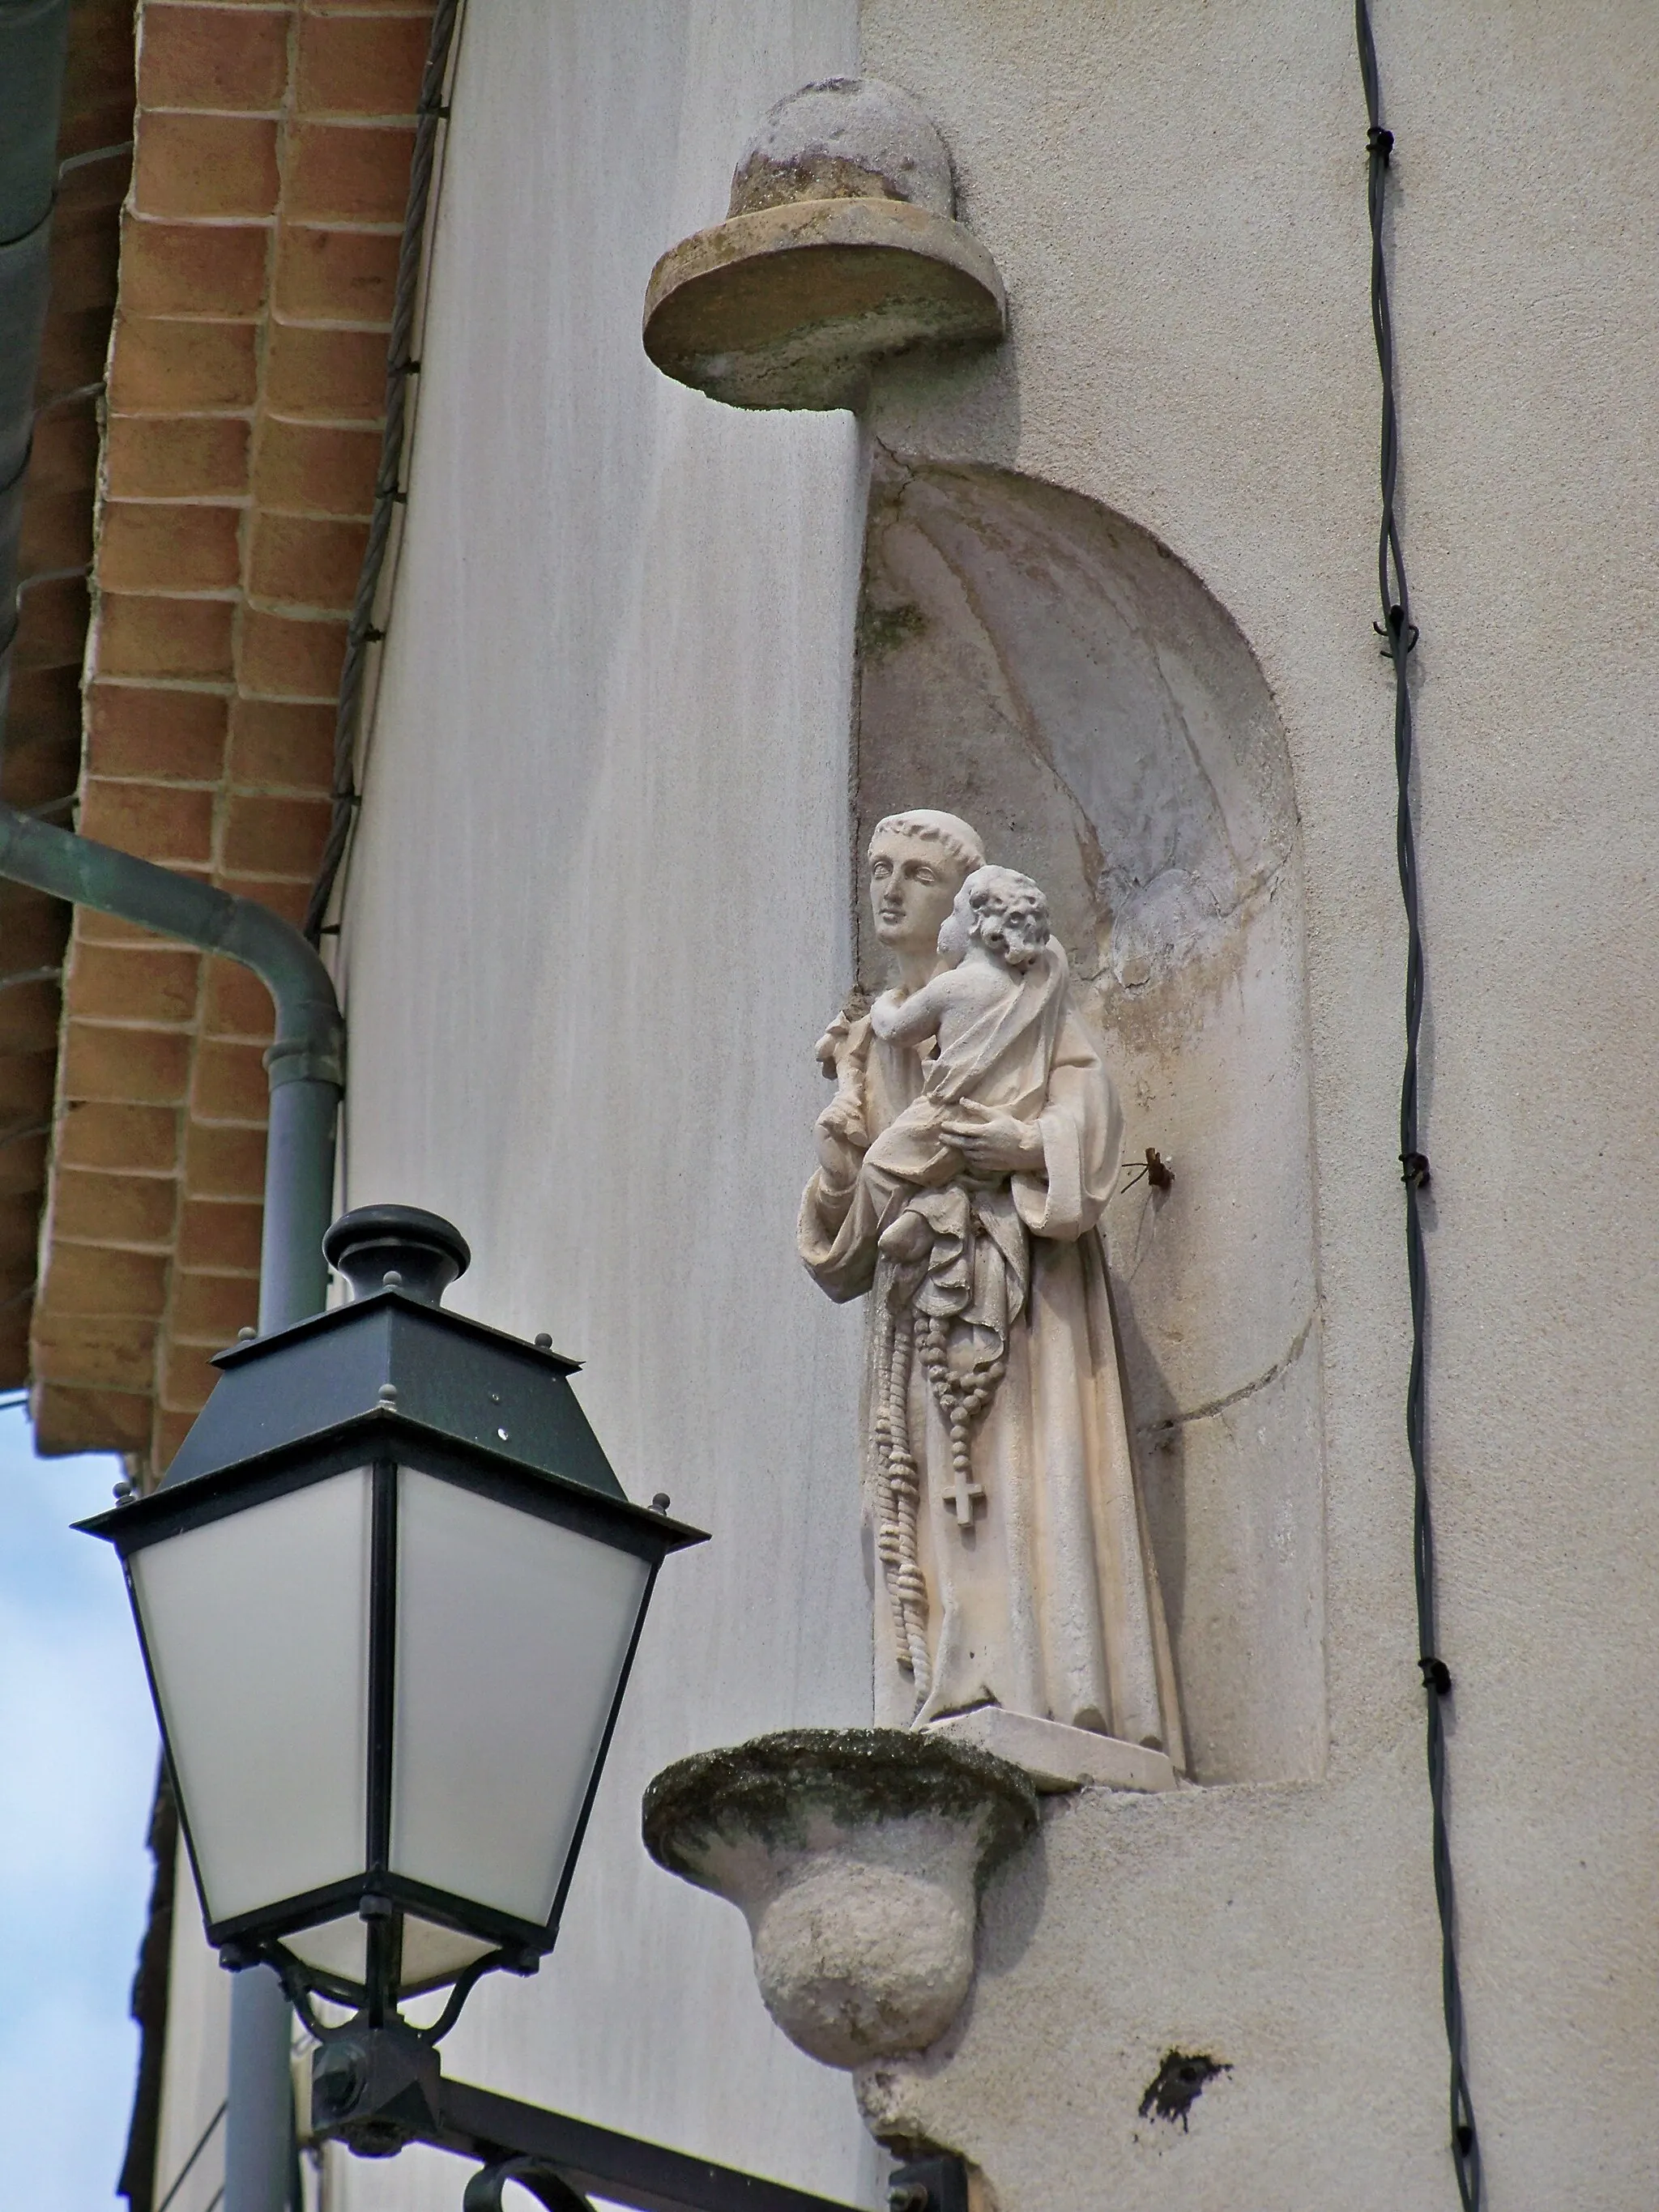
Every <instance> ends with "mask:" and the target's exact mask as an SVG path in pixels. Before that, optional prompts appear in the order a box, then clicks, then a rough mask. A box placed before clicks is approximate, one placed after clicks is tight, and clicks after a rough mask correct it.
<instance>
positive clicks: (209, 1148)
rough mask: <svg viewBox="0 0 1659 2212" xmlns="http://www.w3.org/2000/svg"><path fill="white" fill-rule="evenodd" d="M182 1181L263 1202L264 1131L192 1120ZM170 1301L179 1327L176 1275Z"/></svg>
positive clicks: (198, 1194) (232, 1328) (196, 1194)
mask: <svg viewBox="0 0 1659 2212" xmlns="http://www.w3.org/2000/svg"><path fill="white" fill-rule="evenodd" d="M266 1003H267V1004H269V1001H267V1002H266ZM185 1188H187V1189H188V1191H189V1192H190V1194H191V1197H192V1198H245V1199H257V1200H260V1201H261V1202H263V1200H264V1194H265V1133H264V1130H263V1129H242V1128H236V1127H233V1126H232V1125H231V1124H229V1123H228V1122H222V1123H219V1122H210V1121H191V1123H190V1124H189V1125H188V1127H186V1129H185ZM178 1307H179V1284H178V1281H177V1279H176V1278H175V1279H174V1282H173V1326H174V1327H175V1328H178V1327H179V1325H180V1324H179V1320H178ZM245 1320H252V1315H240V1316H238V1317H237V1318H236V1319H235V1320H234V1321H233V1322H231V1323H230V1325H229V1328H228V1333H227V1334H226V1336H225V1339H224V1341H225V1342H226V1343H228V1342H229V1340H230V1338H231V1337H232V1336H234V1334H236V1331H237V1330H238V1329H239V1328H241V1326H242V1323H243V1322H244V1321H245ZM210 1333H211V1332H210Z"/></svg>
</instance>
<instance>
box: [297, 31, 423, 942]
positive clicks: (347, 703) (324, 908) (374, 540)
mask: <svg viewBox="0 0 1659 2212" xmlns="http://www.w3.org/2000/svg"><path fill="white" fill-rule="evenodd" d="M459 6H460V0H438V7H437V10H436V12H435V15H434V16H433V18H432V36H431V40H430V41H429V42H428V46H427V55H426V70H425V73H424V74H423V76H422V79H421V97H420V103H419V106H418V107H417V109H416V123H415V149H414V152H413V155H411V157H410V167H409V197H408V200H407V202H406V203H405V206H404V234H403V240H402V243H401V245H400V246H399V247H398V276H397V282H396V283H395V285H394V287H393V289H392V334H391V337H390V338H389V339H388V341H387V343H386V428H385V430H384V432H383V433H382V435H381V439H380V474H379V476H378V477H376V479H375V484H374V507H373V509H372V511H371V514H370V520H369V526H368V545H367V547H366V548H365V549H364V552H363V565H362V569H361V570H360V571H359V573H358V577H357V593H356V598H355V599H354V600H353V601H352V605H351V619H350V621H349V623H347V625H346V647H345V659H344V662H343V665H342V666H341V670H340V695H339V705H338V708H337V712H336V716H335V723H334V786H333V791H332V793H331V798H332V804H333V812H332V816H331V820H330V822H329V829H328V837H327V841H326V842H325V845H324V847H323V857H322V860H321V861H320V863H319V866H318V870H317V880H316V882H315V883H314V884H313V885H312V890H311V899H310V902H309V904H308V905H307V908H306V918H305V933H306V936H307V939H309V940H310V942H311V943H312V944H313V945H315V944H317V943H318V941H319V939H320V938H321V936H322V933H323V924H324V922H325V921H326V920H327V919H328V902H329V900H330V899H331V897H332V896H333V892H334V884H335V879H336V878H337V876H338V874H339V872H340V865H341V863H342V861H343V860H344V858H345V851H346V846H347V844H348V843H349V841H350V837H351V824H352V819H353V817H354V816H355V814H356V808H357V787H356V745H357V713H358V708H359V705H360V703H361V702H362V693H363V677H364V675H365V673H366V672H367V667H368V648H369V647H370V646H371V645H374V644H378V643H379V641H380V637H381V635H382V633H381V632H380V630H378V629H375V627H374V599H375V595H376V593H377V592H379V590H380V571H381V569H382V568H384V567H385V565H386V546H387V544H388V542H389V541H390V538H391V536H392V510H393V509H394V508H395V507H398V505H399V504H400V503H401V501H402V500H403V496H404V495H403V493H402V492H401V491H400V490H399V489H398V476H399V474H400V472H401V471H402V468H403V459H404V416H405V414H406V413H407V410H408V394H409V380H410V377H411V376H414V375H416V374H418V373H419V370H420V363H419V362H416V361H414V360H411V359H410V350H409V349H410V340H411V338H412V337H413V335H414V330H415V307H416V295H417V294H418V292H419V289H420V282H421V257H422V250H423V247H424V244H425V240H426V223H427V216H428V212H429V210H430V205H431V199H432V171H433V164H434V162H435V159H436V156H437V150H438V125H440V123H441V122H442V121H443V120H444V119H445V118H446V117H447V115H448V113H449V110H448V108H447V107H446V106H445V105H444V98H443V93H444V77H445V74H446V72H447V70H448V67H449V50H450V46H451V44H452V42H453V39H454V35H455V19H456V16H457V15H458V14H459Z"/></svg>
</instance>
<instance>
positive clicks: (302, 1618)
mask: <svg viewBox="0 0 1659 2212" xmlns="http://www.w3.org/2000/svg"><path fill="white" fill-rule="evenodd" d="M369 1492H370V1485H369V1473H368V1468H352V1469H350V1470H349V1472H348V1473H346V1474H336V1475H331V1476H328V1477H326V1478H325V1480H322V1481H320V1482H313V1483H309V1484H307V1485H306V1486H304V1487H302V1488H301V1489H298V1490H290V1491H286V1492H283V1494H282V1495H281V1496H280V1497H276V1498H266V1499H265V1500H264V1501H263V1502H262V1503H261V1504H258V1505H251V1506H248V1507H246V1508H245V1509H244V1510H242V1511H240V1512H236V1513H228V1514H226V1515H224V1516H222V1518H221V1519H219V1520H216V1521H208V1522H203V1523H201V1524H200V1525H198V1526H197V1527H196V1528H186V1529H185V1530H183V1531H182V1532H181V1533H180V1534H178V1535H176V1536H167V1537H164V1538H163V1539H162V1540H161V1541H160V1542H159V1543H155V1544H148V1545H146V1546H144V1547H143V1549H141V1550H139V1551H136V1552H134V1553H132V1555H131V1559H130V1561H129V1567H130V1571H131V1576H132V1582H133V1588H134V1590H135V1592H136V1594H137V1601H138V1611H139V1615H140V1619H141V1621H142V1624H143V1632H144V1641H145V1644H146V1647H147V1649H148V1651H149V1663H150V1668H151V1670H152V1672H153V1674H154V1675H155V1685H156V1692H157V1696H158V1699H159V1702H160V1705H161V1723H162V1726H163V1727H164V1729H166V1731H167V1744H168V1747H169V1748H170V1750H171V1752H172V1754H173V1767H174V1770H175V1771H176V1772H177V1775H178V1778H179V1791H180V1794H181V1796H183V1799H184V1808H185V1817H186V1819H187V1820H188V1821H189V1824H190V1832H191V1842H192V1844H194V1846H195V1851H196V1861H197V1869H198V1871H199V1872H200V1875H201V1878H202V1887H203V1891H204V1897H203V1903H204V1906H205V1908H206V1911H207V1917H208V1918H209V1920H210V1922H216V1921H222V1920H229V1919H234V1918H236V1917H239V1916H240V1915H241V1914H242V1913H245V1912H252V1911H258V1909H259V1908H260V1907H261V1906H264V1905H272V1904H275V1903H276V1902H278V1901H279V1900H280V1899H283V1898H289V1897H298V1896H302V1895H304V1894H305V1893H306V1892H307V1891H308V1890H313V1889H320V1888H322V1887H325V1885H326V1884H327V1883H329V1882H333V1881H342V1880H343V1879H345V1878H346V1877H347V1876H349V1875H353V1874H357V1873H361V1871H362V1865H363V1850H364V1837H365V1827H366V1814H367V1802H366V1801H367V1795H368V1755H367V1734H368V1569H369V1541H368V1540H369V1513H370V1495H369Z"/></svg>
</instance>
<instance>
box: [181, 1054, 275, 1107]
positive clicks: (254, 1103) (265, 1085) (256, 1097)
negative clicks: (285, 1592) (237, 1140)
mask: <svg viewBox="0 0 1659 2212" xmlns="http://www.w3.org/2000/svg"><path fill="white" fill-rule="evenodd" d="M269 1111H270V1084H269V1082H268V1081H267V1080H266V1077H265V1069H264V1054H262V1053H261V1051H260V1048H259V1047H258V1045H257V1044H226V1043H223V1042H221V1041H220V1040H218V1039H217V1038H206V1037H204V1039H203V1041H202V1043H201V1045H200V1047H199V1048H198V1049H197V1054H196V1085H195V1095H194V1097H193V1098H192V1100H191V1112H192V1114H195V1115H199V1116H200V1117H201V1118H202V1120H204V1121H243V1122H248V1123H263V1122H264V1118H265V1116H266V1115H267V1114H268V1113H269Z"/></svg>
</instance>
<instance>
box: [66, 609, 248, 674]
mask: <svg viewBox="0 0 1659 2212" xmlns="http://www.w3.org/2000/svg"><path fill="white" fill-rule="evenodd" d="M234 611H235V610H234V607H233V606H232V605H231V603H230V602H229V601H228V599H150V598H147V597H144V596H142V595H141V594H139V593H137V592H104V593H103V594H102V596H101V598H100V603H99V612H98V637H97V644H96V647H95V654H94V659H95V665H96V668H97V672H98V673H99V674H100V676H161V677H185V678H191V677H195V678H202V679H203V680H204V681H207V682H212V681H214V680H215V679H216V678H228V677H229V676H230V674H231V672H232V656H231V628H232V618H233V616H234Z"/></svg>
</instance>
